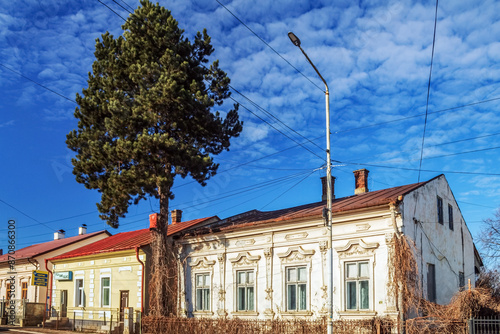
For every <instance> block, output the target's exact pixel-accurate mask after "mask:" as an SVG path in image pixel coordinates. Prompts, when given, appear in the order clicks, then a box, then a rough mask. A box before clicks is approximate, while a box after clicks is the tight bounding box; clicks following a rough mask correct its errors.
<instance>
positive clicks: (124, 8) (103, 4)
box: [97, 0, 128, 21]
mask: <svg viewBox="0 0 500 334" xmlns="http://www.w3.org/2000/svg"><path fill="white" fill-rule="evenodd" d="M97 1H99V2H100V3H101V4H102V5H103V6H105V7H106V8H107V9H109V10H110V11H112V12H113V13H115V14H116V16H118V17H119V18H121V19H122V20H123V21H127V19H124V18H123V16H121V15H120V14H118V13H117V12H115V11H114V10H113V9H112V8H111V7H109V6H108V5H106V4H105V3H104V2H102V1H101V0H97ZM113 2H114V3H116V4H117V5H118V6H120V7H122V8H123V9H125V8H124V7H123V6H122V5H120V4H119V3H118V2H116V1H114V0H113ZM125 10H126V11H127V12H128V10H127V9H125Z"/></svg>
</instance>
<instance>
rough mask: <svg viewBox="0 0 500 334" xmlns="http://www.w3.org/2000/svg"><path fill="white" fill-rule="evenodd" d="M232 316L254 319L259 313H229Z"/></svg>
mask: <svg viewBox="0 0 500 334" xmlns="http://www.w3.org/2000/svg"><path fill="white" fill-rule="evenodd" d="M231 315H232V316H236V317H256V316H258V315H259V312H256V311H236V312H231Z"/></svg>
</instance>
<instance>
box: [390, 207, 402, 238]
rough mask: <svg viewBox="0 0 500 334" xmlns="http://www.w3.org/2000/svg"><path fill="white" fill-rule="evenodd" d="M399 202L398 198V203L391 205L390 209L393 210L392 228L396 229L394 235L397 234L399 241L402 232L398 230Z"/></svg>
mask: <svg viewBox="0 0 500 334" xmlns="http://www.w3.org/2000/svg"><path fill="white" fill-rule="evenodd" d="M399 201H400V200H399V198H398V201H396V202H393V203H390V204H389V208H390V210H391V220H392V227H393V228H394V233H395V234H396V237H397V238H398V239H399V238H400V237H401V232H400V231H399V230H398V224H397V222H396V205H397V204H398V202H399Z"/></svg>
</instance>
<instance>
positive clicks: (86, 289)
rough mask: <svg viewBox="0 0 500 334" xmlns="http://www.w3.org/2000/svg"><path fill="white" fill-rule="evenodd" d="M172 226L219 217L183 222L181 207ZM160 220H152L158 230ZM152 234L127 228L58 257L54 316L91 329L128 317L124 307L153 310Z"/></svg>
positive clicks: (55, 261) (54, 273)
mask: <svg viewBox="0 0 500 334" xmlns="http://www.w3.org/2000/svg"><path fill="white" fill-rule="evenodd" d="M173 217H174V218H175V220H174V221H173V223H172V224H171V225H170V226H169V229H168V235H169V236H171V235H172V234H174V233H177V232H179V231H181V230H185V229H187V228H189V227H192V226H195V225H196V226H199V225H203V224H208V223H212V222H214V221H215V220H218V217H209V218H201V219H196V220H191V221H186V222H180V219H181V211H180V210H175V215H173ZM155 224H156V221H152V223H151V227H153V228H154V226H156V225H155ZM150 242H151V232H150V229H142V230H137V231H131V232H123V233H119V234H116V235H114V236H111V237H109V238H106V239H105V240H101V241H98V242H95V243H93V244H90V245H87V246H84V247H81V248H79V249H75V250H74V251H71V252H68V253H65V254H62V255H59V256H56V257H53V258H51V259H49V261H50V262H51V263H52V265H53V271H52V275H51V276H52V287H49V289H51V291H52V292H51V293H50V292H49V294H50V295H51V296H52V306H51V307H52V315H53V316H58V317H62V318H69V320H70V322H71V320H72V319H75V323H74V324H73V325H74V326H76V327H82V328H89V327H100V326H102V325H106V324H107V322H108V321H110V320H111V317H113V323H116V320H117V319H120V321H121V320H122V319H123V317H124V308H127V307H132V308H133V309H134V311H141V312H142V313H144V312H146V313H147V311H148V307H147V302H148V300H149V296H148V290H149V289H148V278H149V268H150V260H151V247H150Z"/></svg>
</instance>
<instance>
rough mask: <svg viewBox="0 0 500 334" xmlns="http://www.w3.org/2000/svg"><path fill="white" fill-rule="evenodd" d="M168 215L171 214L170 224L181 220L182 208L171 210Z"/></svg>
mask: <svg viewBox="0 0 500 334" xmlns="http://www.w3.org/2000/svg"><path fill="white" fill-rule="evenodd" d="M170 215H171V216H172V225H173V224H177V223H180V222H181V221H182V210H172V211H170Z"/></svg>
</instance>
